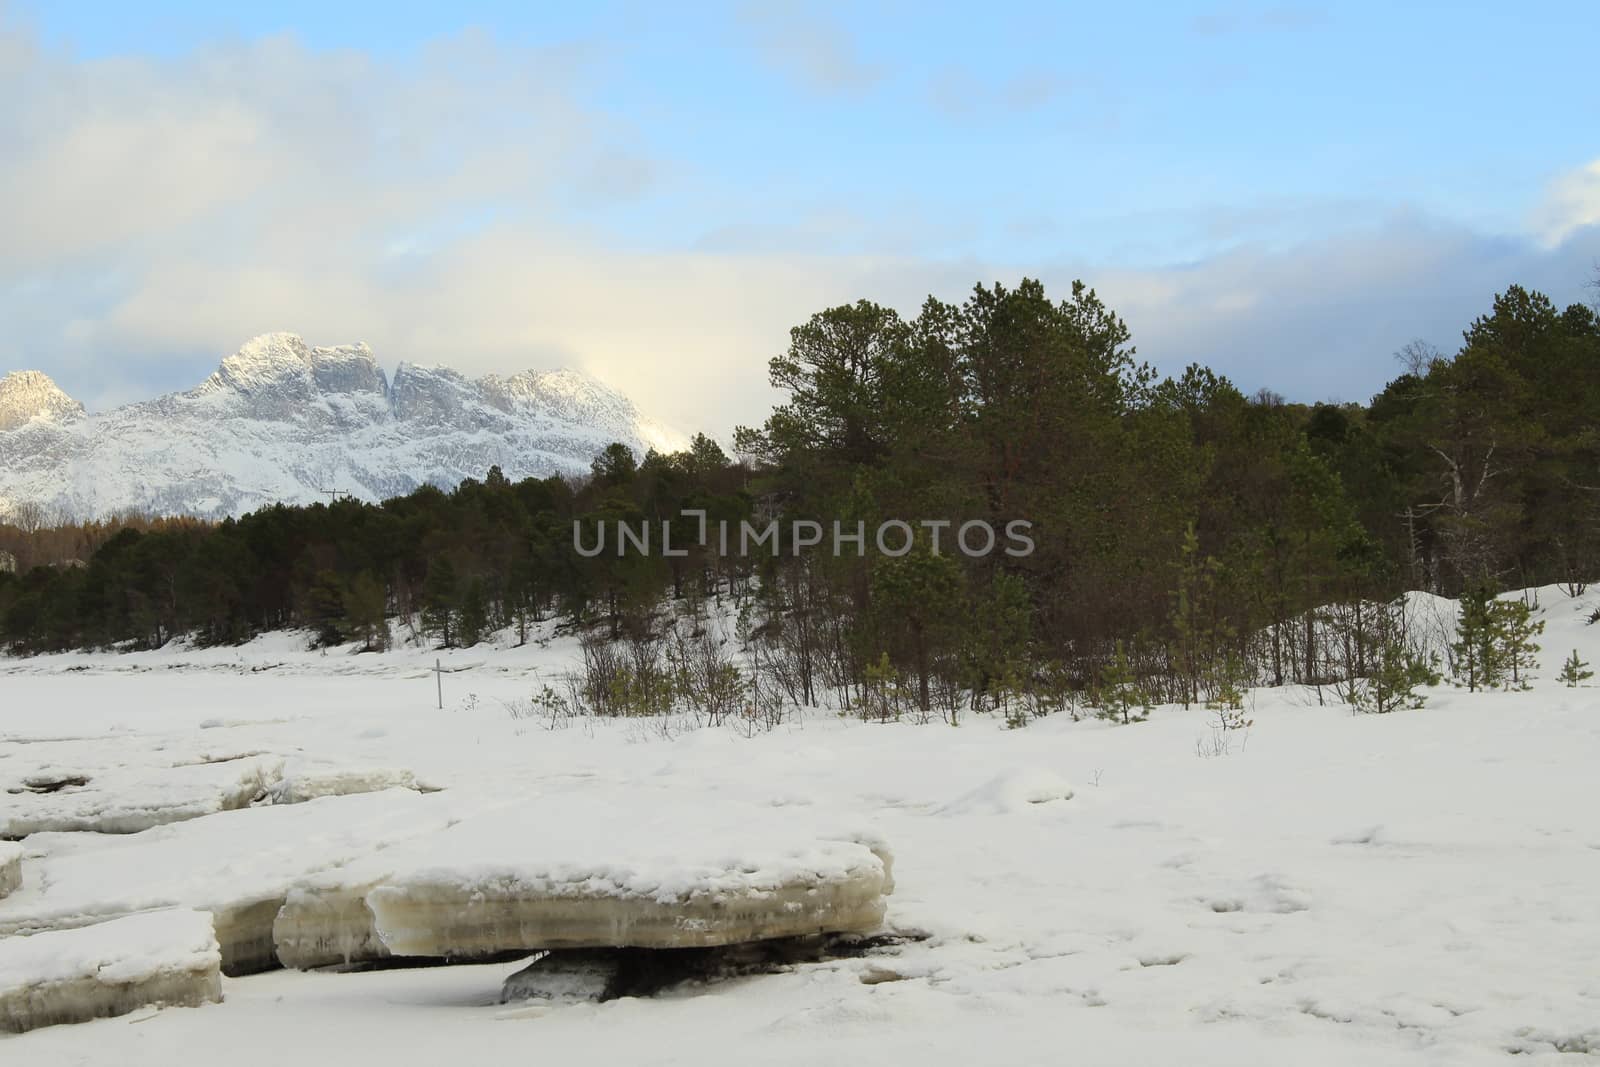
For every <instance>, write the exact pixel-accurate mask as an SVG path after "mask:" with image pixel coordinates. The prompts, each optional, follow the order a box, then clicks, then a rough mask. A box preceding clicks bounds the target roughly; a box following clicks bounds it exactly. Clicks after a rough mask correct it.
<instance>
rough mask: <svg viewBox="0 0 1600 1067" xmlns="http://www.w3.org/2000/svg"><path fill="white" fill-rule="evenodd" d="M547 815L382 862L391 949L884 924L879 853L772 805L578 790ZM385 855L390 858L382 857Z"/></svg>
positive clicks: (567, 943) (375, 891)
mask: <svg viewBox="0 0 1600 1067" xmlns="http://www.w3.org/2000/svg"><path fill="white" fill-rule="evenodd" d="M590 802H591V804H592V805H594V807H595V809H596V810H590V811H588V812H585V813H584V818H582V819H573V820H562V819H560V818H559V817H552V816H551V815H550V813H548V812H547V811H544V810H542V809H541V807H540V806H537V805H534V806H531V807H530V808H527V809H524V810H522V811H519V812H517V813H514V814H513V815H510V816H507V817H489V816H480V817H478V818H474V819H469V820H466V821H464V822H463V823H462V824H460V825H458V826H455V827H452V828H451V829H450V830H448V831H446V832H445V833H443V834H440V835H438V836H437V837H435V838H431V839H429V841H428V842H427V845H428V851H427V853H426V855H425V856H418V857H409V858H408V859H409V862H407V863H401V862H396V863H395V864H394V869H393V870H392V871H391V872H390V873H389V874H388V875H387V876H386V877H383V878H380V879H378V880H377V883H376V884H375V885H374V886H373V887H372V888H371V889H370V890H369V891H368V892H367V893H366V903H367V906H368V908H370V910H371V912H372V915H373V923H374V926H375V928H376V932H377V935H378V937H379V939H380V940H381V941H382V942H383V944H384V945H385V946H386V947H387V948H388V949H389V951H390V952H392V953H394V954H395V955H403V956H443V957H451V958H458V957H459V958H471V957H476V956H484V955H490V954H493V953H498V952H508V951H516V950H523V949H529V950H533V949H556V948H606V947H611V948H625V947H633V948H656V949H662V948H704V947H710V946H717V945H728V944H734V943H738V942H746V941H760V940H765V939H769V938H779V937H799V936H804V935H808V934H819V933H864V932H869V931H872V930H875V929H877V928H878V927H879V926H881V925H882V923H883V918H884V911H885V896H886V895H887V894H888V893H889V892H890V891H891V890H892V888H893V882H892V874H891V864H890V856H889V852H888V849H887V848H886V847H885V846H884V845H883V844H882V842H881V841H880V840H877V839H875V838H869V837H864V836H862V835H859V834H844V835H836V834H827V833H818V832H817V831H816V830H814V829H812V828H808V827H806V826H805V825H804V824H803V823H796V822H795V821H794V820H793V819H792V817H791V818H788V819H785V818H784V817H783V816H782V815H781V813H778V812H775V811H772V810H761V809H755V810H751V809H745V810H730V809H728V808H727V807H726V806H713V805H707V804H705V803H704V802H703V801H702V802H699V803H693V804H685V803H678V802H673V801H672V800H671V799H670V798H668V797H665V796H651V795H648V794H643V793H641V794H635V795H631V796H628V797H626V798H622V797H613V798H611V799H610V802H609V804H608V803H605V802H602V801H600V800H599V799H598V798H592V799H591V801H590ZM393 859H394V860H396V861H398V860H400V859H401V857H399V856H396V857H393Z"/></svg>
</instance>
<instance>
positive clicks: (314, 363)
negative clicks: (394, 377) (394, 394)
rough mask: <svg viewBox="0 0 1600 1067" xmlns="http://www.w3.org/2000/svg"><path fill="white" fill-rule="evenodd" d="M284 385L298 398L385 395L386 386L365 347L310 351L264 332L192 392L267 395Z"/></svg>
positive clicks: (297, 340) (290, 336)
mask: <svg viewBox="0 0 1600 1067" xmlns="http://www.w3.org/2000/svg"><path fill="white" fill-rule="evenodd" d="M285 386H288V387H290V388H292V389H294V390H295V391H296V392H299V393H311V392H331V393H356V392H373V393H379V394H385V393H387V392H388V382H387V380H386V379H385V378H384V375H383V371H382V370H381V369H380V368H379V367H378V361H377V360H376V359H374V358H373V355H372V349H371V348H369V347H367V345H366V344H365V343H360V344H354V345H340V346H337V347H334V348H313V347H311V346H310V345H307V344H306V342H305V339H304V338H302V337H301V336H300V335H299V334H297V333H287V332H279V333H264V334H262V335H260V336H259V337H253V338H251V339H250V340H248V341H246V342H245V343H244V344H243V345H241V346H240V347H239V351H237V352H235V353H234V354H233V355H231V356H228V357H227V358H226V359H224V360H223V361H222V362H221V363H220V364H219V365H218V366H217V370H216V373H214V374H212V375H211V377H210V378H207V379H206V380H205V381H204V382H203V383H201V385H200V388H199V389H197V390H196V392H198V393H214V392H219V391H226V392H232V393H239V394H243V395H246V396H259V395H262V394H271V393H274V392H277V391H278V390H280V389H282V388H284V387H285Z"/></svg>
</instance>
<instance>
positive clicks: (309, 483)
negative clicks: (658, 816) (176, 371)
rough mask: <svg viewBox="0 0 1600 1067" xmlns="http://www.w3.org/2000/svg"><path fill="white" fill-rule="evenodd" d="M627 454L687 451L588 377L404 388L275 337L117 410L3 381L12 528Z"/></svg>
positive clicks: (368, 494) (410, 485)
mask: <svg viewBox="0 0 1600 1067" xmlns="http://www.w3.org/2000/svg"><path fill="white" fill-rule="evenodd" d="M613 441H621V442H623V443H624V444H627V445H628V446H630V447H631V448H633V449H634V450H635V452H636V453H638V454H640V455H642V454H643V453H644V451H645V450H646V449H649V448H655V449H658V450H661V451H673V450H676V449H680V448H682V447H684V446H685V443H686V442H685V441H684V439H683V438H682V437H681V436H680V435H678V434H676V433H674V432H672V431H671V430H668V429H667V428H665V427H663V426H662V425H660V424H659V423H656V422H654V421H652V420H651V419H648V418H646V417H645V416H643V415H641V414H640V412H639V410H638V409H637V408H636V407H634V405H633V402H632V401H630V400H629V399H628V398H627V397H626V396H623V395H622V394H621V393H619V392H617V391H616V390H614V389H611V388H610V387H608V386H606V385H604V384H602V383H600V382H599V381H596V380H595V379H593V378H591V377H589V376H587V375H585V374H582V373H579V372H577V371H570V370H557V371H525V372H523V373H521V374H515V375H512V376H510V377H502V376H499V375H489V376H487V377H483V378H476V379H474V378H468V377H466V376H464V375H462V374H459V373H457V372H456V371H453V370H449V369H448V368H445V367H421V366H416V365H413V364H410V363H402V364H400V366H399V367H398V368H397V369H396V371H395V373H394V379H393V380H392V381H391V380H389V379H388V378H387V376H386V375H385V374H384V372H383V370H382V368H380V367H379V366H378V363H377V361H376V360H375V359H374V358H373V355H372V352H371V350H370V349H369V348H368V347H367V346H366V345H364V344H360V345H347V346H341V347H337V348H313V347H311V346H309V345H307V344H306V343H305V342H304V341H303V340H301V339H300V338H299V337H297V336H295V335H294V334H287V333H276V334H268V335H265V336H263V337H257V338H256V339H255V340H253V341H251V342H249V343H248V344H246V345H245V346H244V347H243V348H241V349H240V350H239V351H238V352H237V353H236V354H234V355H231V356H229V357H228V358H226V359H224V360H223V361H222V364H221V365H220V366H219V367H218V368H217V370H216V372H215V373H214V374H212V375H211V376H210V377H209V378H207V379H206V380H205V381H204V382H201V383H200V385H199V386H197V387H196V388H194V389H191V390H189V391H188V392H184V393H172V394H169V395H167V396H162V397H158V398H156V399H154V400H149V401H144V402H142V403H137V404H129V405H127V406H125V407H120V408H116V409H114V410H111V411H106V412H103V413H95V414H90V413H88V412H86V411H85V410H84V408H83V405H82V404H79V403H78V402H77V401H75V400H73V399H72V398H71V397H69V396H68V395H67V394H66V393H64V392H62V391H61V390H60V389H59V388H57V387H56V385H55V383H54V382H52V381H51V380H50V379H49V378H48V377H47V376H45V375H44V374H41V373H39V372H38V371H22V372H19V373H14V374H10V375H7V376H6V377H5V378H3V379H0V517H3V516H4V515H5V514H6V513H7V511H8V510H10V509H12V508H13V507H15V506H16V505H17V504H19V503H22V502H33V503H37V504H40V505H43V506H44V507H46V508H48V509H51V510H53V511H54V512H56V513H59V514H62V515H64V516H71V517H75V518H87V517H93V516H99V515H105V514H108V513H111V512H117V511H126V510H140V511H150V512H159V513H164V514H193V515H203V516H222V515H236V514H240V513H242V512H245V511H249V510H251V509H253V508H257V507H261V506H263V505H266V504H271V503H274V502H276V501H283V502H285V503H294V504H305V503H310V502H313V501H316V500H323V499H326V495H327V493H329V492H334V491H336V492H341V493H349V494H351V495H353V496H357V497H361V498H364V499H368V500H379V499H383V498H384V497H389V496H394V495H396V494H400V493H406V492H409V491H410V490H412V489H415V488H416V487H417V486H419V485H421V484H423V483H425V482H432V483H433V484H435V485H439V486H441V487H449V486H454V485H455V484H457V483H458V482H460V481H461V480H462V479H463V478H468V477H475V478H481V477H483V475H484V473H485V472H486V471H488V469H489V468H490V467H491V466H495V465H498V466H499V467H500V468H501V469H502V470H503V471H504V472H505V473H506V475H507V476H508V477H510V478H513V479H517V478H524V477H530V476H533V477H538V476H545V475H550V474H566V473H581V472H584V471H587V470H588V469H589V463H590V460H591V459H593V457H594V455H595V453H597V452H598V451H599V450H600V449H602V448H604V447H605V446H606V445H607V444H609V443H611V442H613Z"/></svg>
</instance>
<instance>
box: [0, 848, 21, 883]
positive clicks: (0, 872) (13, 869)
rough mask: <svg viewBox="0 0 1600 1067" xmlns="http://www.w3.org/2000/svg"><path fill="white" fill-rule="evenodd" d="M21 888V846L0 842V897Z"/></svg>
mask: <svg viewBox="0 0 1600 1067" xmlns="http://www.w3.org/2000/svg"><path fill="white" fill-rule="evenodd" d="M21 888H22V846H21V845H11V844H7V843H5V842H3V841H0V897H9V896H10V895H11V894H12V893H15V892H16V891H17V890H18V889H21Z"/></svg>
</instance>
